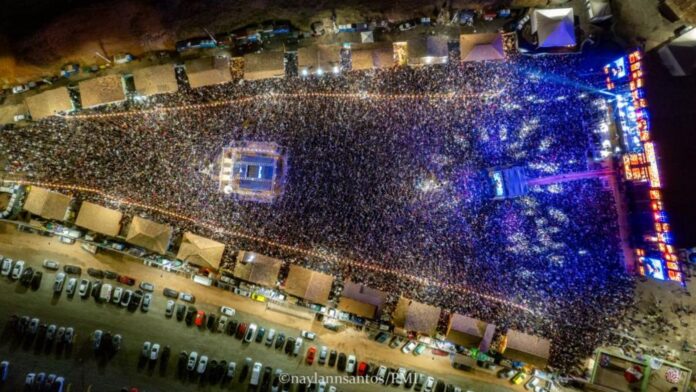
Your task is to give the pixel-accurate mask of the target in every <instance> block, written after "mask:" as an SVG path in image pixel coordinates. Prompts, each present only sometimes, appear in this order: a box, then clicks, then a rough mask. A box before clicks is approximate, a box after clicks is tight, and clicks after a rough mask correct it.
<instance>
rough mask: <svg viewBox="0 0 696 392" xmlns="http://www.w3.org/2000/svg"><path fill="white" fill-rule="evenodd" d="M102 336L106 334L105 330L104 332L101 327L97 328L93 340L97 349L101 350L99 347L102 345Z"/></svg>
mask: <svg viewBox="0 0 696 392" xmlns="http://www.w3.org/2000/svg"><path fill="white" fill-rule="evenodd" d="M102 336H104V332H102V330H101V329H97V330H95V331H94V334H93V335H92V340H93V342H94V347H93V348H94V349H95V350H99V347H101V341H102Z"/></svg>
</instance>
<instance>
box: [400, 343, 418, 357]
mask: <svg viewBox="0 0 696 392" xmlns="http://www.w3.org/2000/svg"><path fill="white" fill-rule="evenodd" d="M417 345H418V343H416V341H415V340H409V341H408V343H406V344H404V346H403V347H402V348H401V352H402V353H404V354H408V353H410V352H411V351H413V349H414V348H416V346H417Z"/></svg>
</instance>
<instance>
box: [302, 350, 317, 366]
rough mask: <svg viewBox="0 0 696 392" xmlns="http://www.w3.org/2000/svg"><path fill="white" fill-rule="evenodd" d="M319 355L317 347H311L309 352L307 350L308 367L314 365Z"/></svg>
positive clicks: (306, 360)
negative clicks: (315, 358) (315, 357)
mask: <svg viewBox="0 0 696 392" xmlns="http://www.w3.org/2000/svg"><path fill="white" fill-rule="evenodd" d="M316 354H317V349H316V348H315V347H310V348H309V350H307V355H306V356H305V362H307V365H311V364H313V363H314V356H315V355H316Z"/></svg>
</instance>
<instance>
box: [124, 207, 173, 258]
mask: <svg viewBox="0 0 696 392" xmlns="http://www.w3.org/2000/svg"><path fill="white" fill-rule="evenodd" d="M171 238H172V228H171V227H170V226H168V225H164V224H161V223H157V222H154V221H151V220H149V219H145V218H141V217H139V216H136V217H134V218H133V220H132V221H131V224H130V226H129V227H128V235H127V236H126V242H128V243H131V244H133V245H137V246H139V247H141V248H145V249H148V250H151V251H153V252H156V253H159V254H161V255H163V254H165V253H167V249H168V248H169V241H170V240H171Z"/></svg>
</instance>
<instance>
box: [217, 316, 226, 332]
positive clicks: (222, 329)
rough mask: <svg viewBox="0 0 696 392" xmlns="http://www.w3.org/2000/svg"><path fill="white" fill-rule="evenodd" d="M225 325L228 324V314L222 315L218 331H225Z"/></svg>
mask: <svg viewBox="0 0 696 392" xmlns="http://www.w3.org/2000/svg"><path fill="white" fill-rule="evenodd" d="M225 325H227V316H220V319H219V320H218V325H217V331H218V332H225Z"/></svg>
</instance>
